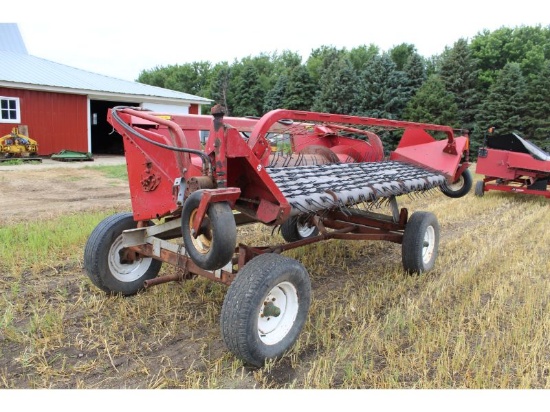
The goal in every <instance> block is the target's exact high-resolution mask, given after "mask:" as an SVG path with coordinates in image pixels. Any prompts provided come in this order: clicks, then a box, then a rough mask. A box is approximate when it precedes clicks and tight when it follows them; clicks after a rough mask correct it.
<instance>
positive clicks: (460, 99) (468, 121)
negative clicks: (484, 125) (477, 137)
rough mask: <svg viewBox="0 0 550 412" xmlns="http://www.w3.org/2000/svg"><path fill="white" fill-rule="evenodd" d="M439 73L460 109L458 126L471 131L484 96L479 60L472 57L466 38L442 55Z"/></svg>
mask: <svg viewBox="0 0 550 412" xmlns="http://www.w3.org/2000/svg"><path fill="white" fill-rule="evenodd" d="M438 73H439V76H440V78H441V80H442V81H443V83H444V85H445V89H446V90H447V91H449V92H451V93H452V94H453V99H454V102H455V103H456V106H457V109H458V113H457V114H458V119H457V120H458V122H457V123H458V124H457V126H460V127H461V128H464V129H468V130H470V131H471V130H472V129H473V128H474V125H475V116H476V113H477V112H478V107H479V105H480V104H481V100H482V96H481V93H480V90H479V89H480V84H479V80H478V77H479V69H478V61H477V60H475V59H474V58H473V57H472V53H471V51H470V48H469V46H468V42H467V40H466V39H459V40H458V41H457V42H456V43H455V44H454V45H453V47H452V48H451V49H449V50H447V52H446V53H445V54H444V56H442V58H441V60H440V68H439V71H438Z"/></svg>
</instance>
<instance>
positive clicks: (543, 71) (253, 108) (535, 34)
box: [138, 26, 550, 149]
mask: <svg viewBox="0 0 550 412" xmlns="http://www.w3.org/2000/svg"><path fill="white" fill-rule="evenodd" d="M549 61H550V26H546V27H542V26H534V27H530V26H521V27H515V28H509V27H501V28H499V29H497V30H494V31H489V30H484V31H482V32H480V33H478V34H477V35H476V36H474V37H473V38H472V39H471V41H470V42H469V41H467V40H466V39H464V38H460V39H458V40H457V41H456V42H455V43H454V45H452V47H446V48H445V49H444V50H443V51H442V52H441V54H439V55H435V56H430V57H423V56H420V55H419V54H418V53H417V52H416V47H415V46H414V45H413V44H407V43H402V44H399V45H397V46H395V47H393V48H392V49H391V50H390V51H389V52H388V53H383V54H381V53H380V49H379V47H378V46H376V45H374V44H368V45H361V46H358V47H354V48H352V49H351V50H349V51H348V50H346V49H345V48H342V49H339V48H336V47H334V46H321V47H319V48H317V49H314V50H312V52H311V53H310V55H309V57H308V58H307V59H306V61H305V63H302V57H301V56H300V55H299V54H298V53H296V52H293V51H289V50H285V51H283V52H282V53H272V54H267V53H262V54H260V55H259V56H248V57H245V58H243V59H241V60H239V61H237V60H235V61H234V62H232V63H229V62H221V63H217V64H215V65H213V64H211V63H210V62H194V63H185V64H181V65H173V66H167V67H156V68H155V69H152V70H148V71H142V72H141V73H140V76H139V79H138V81H140V82H143V83H147V84H151V85H155V86H159V87H165V88H170V89H174V90H178V91H182V92H185V93H189V94H194V95H200V96H204V97H207V98H210V99H212V100H213V101H214V103H219V104H221V105H223V106H224V107H226V109H227V113H228V115H231V116H261V115H263V114H264V113H265V112H267V111H268V110H271V109H276V108H287V109H294V110H318V111H323V112H334V113H345V114H355V115H360V116H369V117H378V118H389V119H402V118H404V117H408V118H416V119H432V120H431V121H434V120H435V119H438V121H437V122H438V123H447V122H449V124H452V125H453V126H455V127H460V128H465V129H468V130H470V131H471V132H472V137H473V140H474V144H473V147H475V145H476V143H475V141H476V140H481V139H482V137H483V136H482V135H483V131H484V130H485V128H486V127H487V124H486V123H487V122H493V121H496V122H498V123H499V124H501V125H505V127H506V128H513V129H515V130H521V131H522V132H523V133H524V134H525V135H526V136H528V137H529V138H531V139H535V141H537V142H544V141H545V140H546V139H547V137H546V136H548V134H549V133H550V126H548V124H549V122H548V117H549V114H548V113H549V103H548V90H549V89H550V87H548V84H547V82H548V78H549V76H548V64H549ZM509 63H513V64H516V65H517V66H516V68H519V74H521V77H522V79H523V80H519V78H518V79H516V80H518V81H519V84H517V85H515V86H514V87H513V88H512V89H507V86H504V85H502V84H500V85H499V86H498V87H497V86H495V83H496V82H497V79H499V78H500V77H501V75H502V74H503V72H504V71H505V66H506V65H507V64H509ZM506 70H507V71H509V70H511V69H510V68H508V69H506ZM514 70H515V69H514ZM519 74H518V76H519ZM432 75H437V76H438V79H439V80H440V81H442V82H443V85H444V91H442V90H440V87H439V84H437V85H436V84H435V83H436V81H435V79H433V78H431V76H432ZM510 75H511V73H508V74H507V75H506V76H505V77H509V76H510ZM429 78H431V80H430V82H429V83H428V80H427V79H429ZM499 82H500V83H502V82H504V80H503V79H501V80H500V81H499ZM426 83H428V84H426ZM508 83H509V84H512V83H515V81H513V80H512V79H509V82H508ZM424 85H425V87H424V89H423V90H422V94H421V95H420V96H418V98H416V99H415V101H413V102H409V101H410V99H411V98H412V97H413V96H416V95H417V94H418V93H419V92H420V89H421V88H422V87H423V86H424ZM522 87H523V91H521V90H520V89H521V88H522ZM428 91H429V92H430V93H435V95H434V96H432V97H431V98H429V96H428V95H427V93H428ZM445 92H447V93H445ZM448 93H450V95H449V94H448ZM505 95H506V96H505ZM409 103H410V104H409ZM408 104H409V105H408ZM407 105H408V106H407ZM405 107H407V112H406V113H405V112H404V110H405ZM203 112H204V113H207V112H208V108H207V107H203ZM506 116H508V117H506ZM397 138H398V137H396V136H392V137H386V139H385V141H384V144H385V146H386V148H387V149H389V148H391V147H392V145H393V144H394V143H395V142H396V139H397Z"/></svg>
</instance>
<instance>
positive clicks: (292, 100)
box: [283, 66, 317, 110]
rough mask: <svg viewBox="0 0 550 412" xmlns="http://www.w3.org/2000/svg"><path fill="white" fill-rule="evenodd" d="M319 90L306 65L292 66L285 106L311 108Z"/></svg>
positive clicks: (293, 108)
mask: <svg viewBox="0 0 550 412" xmlns="http://www.w3.org/2000/svg"><path fill="white" fill-rule="evenodd" d="M316 90H317V87H316V84H315V83H314V82H313V80H312V78H311V76H310V75H309V72H308V70H307V68H306V67H305V66H296V67H294V68H292V70H291V71H290V73H289V77H288V84H287V87H286V94H285V98H284V101H283V107H284V108H287V109H291V110H310V109H311V107H312V106H313V98H314V97H315V91H316Z"/></svg>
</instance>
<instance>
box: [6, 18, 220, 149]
mask: <svg viewBox="0 0 550 412" xmlns="http://www.w3.org/2000/svg"><path fill="white" fill-rule="evenodd" d="M0 61H1V62H2V64H1V65H0V137H1V136H4V135H6V134H9V133H10V132H11V130H12V129H13V128H14V127H20V126H26V127H25V128H24V129H26V130H27V131H28V137H30V138H31V139H33V140H36V141H37V142H38V145H39V152H38V154H39V155H46V156H47V155H51V154H53V153H57V152H59V151H61V150H73V151H78V152H91V153H94V154H107V153H113V154H122V153H123V148H122V139H121V138H120V136H118V135H117V134H116V133H112V132H113V129H112V127H111V126H110V125H109V124H108V123H107V120H106V119H107V110H108V109H109V108H110V107H114V106H134V107H142V108H145V109H151V110H154V111H160V112H162V111H164V112H170V113H180V114H186V113H189V114H199V113H200V112H201V106H202V105H209V104H210V103H211V100H209V99H206V98H203V97H198V96H194V95H191V94H187V93H182V92H177V91H174V90H168V89H163V88H160V87H154V86H149V85H145V84H141V83H137V82H131V81H126V80H121V79H116V78H113V77H109V76H104V75H101V74H96V73H92V72H88V71H85V70H81V69H77V68H74V67H69V66H66V65H63V64H59V63H55V62H52V61H49V60H45V59H42V58H39V57H35V56H32V55H29V54H28V53H27V50H26V47H25V44H24V42H23V39H22V37H21V34H20V32H19V29H18V27H17V24H15V23H0Z"/></svg>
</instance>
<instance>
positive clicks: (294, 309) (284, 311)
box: [258, 282, 300, 345]
mask: <svg viewBox="0 0 550 412" xmlns="http://www.w3.org/2000/svg"><path fill="white" fill-rule="evenodd" d="M299 307H300V305H299V302H298V292H297V291H296V288H295V287H294V285H292V283H290V282H281V283H279V284H278V285H277V286H275V287H274V288H273V289H271V290H270V291H269V293H268V294H267V296H266V297H265V298H264V300H263V302H262V307H261V308H260V313H259V314H258V336H259V337H260V340H261V341H262V342H263V343H264V344H266V345H275V344H277V343H279V342H280V341H281V340H282V339H283V338H284V337H285V336H286V335H287V334H288V332H289V331H290V330H291V329H292V326H293V325H294V321H295V320H296V317H297V316H298V310H299ZM274 310H279V311H280V313H279V314H278V315H273V311H274Z"/></svg>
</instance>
